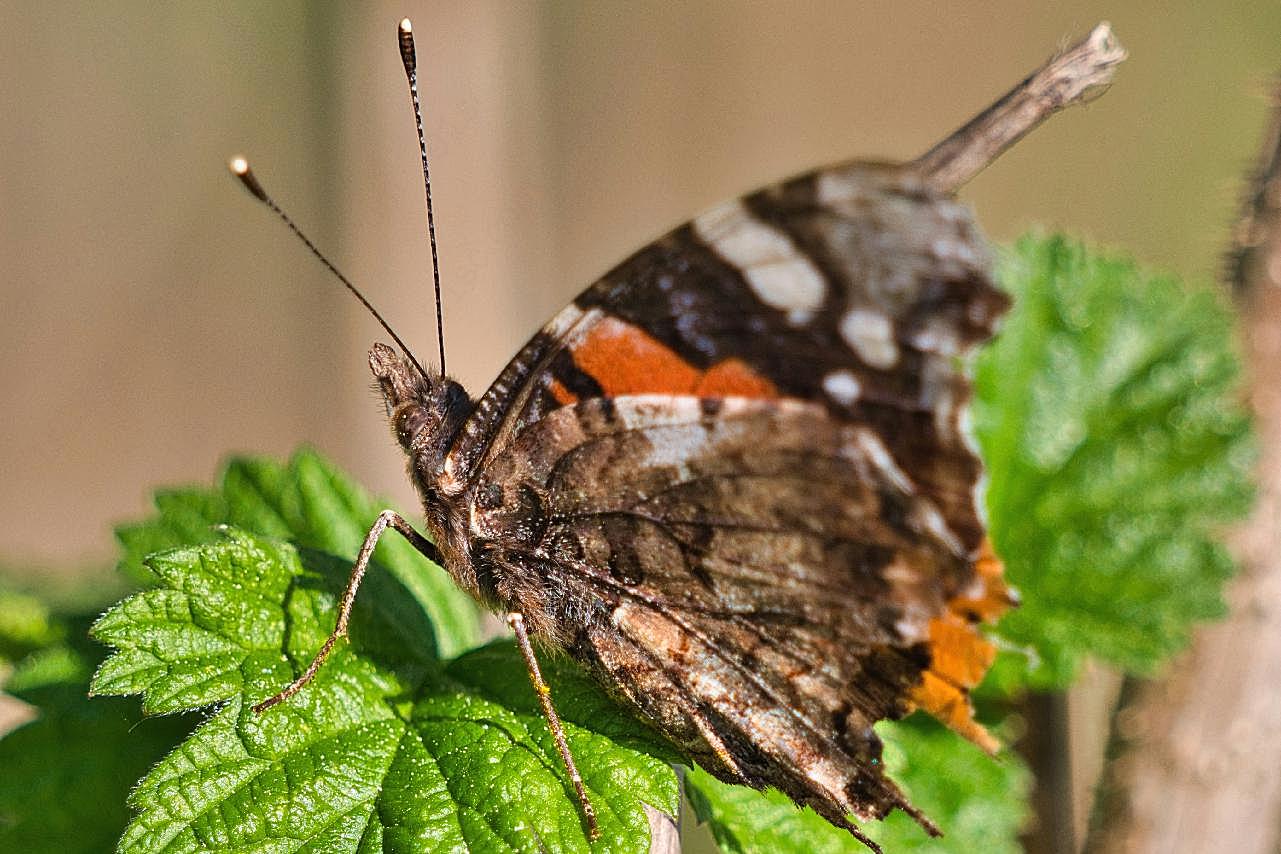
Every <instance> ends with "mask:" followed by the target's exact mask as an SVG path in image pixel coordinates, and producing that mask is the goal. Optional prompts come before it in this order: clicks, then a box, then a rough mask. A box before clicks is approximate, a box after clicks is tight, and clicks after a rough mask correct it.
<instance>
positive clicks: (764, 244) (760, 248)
mask: <svg viewBox="0 0 1281 854" xmlns="http://www.w3.org/2000/svg"><path fill="white" fill-rule="evenodd" d="M694 232H695V233H696V234H697V235H698V237H699V239H701V240H702V241H703V242H704V243H706V244H707V245H708V246H710V247H711V248H712V249H713V250H714V251H715V252H716V254H718V255H720V256H721V258H723V259H725V261H727V262H728V263H730V264H732V265H734V266H735V267H737V268H738V269H739V270H740V271H741V272H742V274H743V278H744V279H746V280H747V284H748V286H749V287H751V289H752V292H753V293H755V294H756V296H757V297H758V298H759V299H760V300H761V302H763V303H765V304H766V305H768V306H771V307H773V308H777V309H778V310H780V311H785V312H787V319H788V321H789V322H791V323H792V324H794V325H800V324H802V323H806V322H808V321H809V320H810V318H812V317H813V316H814V312H816V311H817V310H818V309H819V308H820V307H821V306H822V304H823V297H824V295H825V294H826V293H827V284H826V282H825V281H824V279H823V274H822V273H821V272H819V270H818V268H817V267H815V266H814V262H812V261H811V260H810V259H809V258H807V257H806V256H805V255H804V253H802V252H801V251H800V250H799V249H797V247H796V244H795V243H793V242H792V239H791V238H790V237H788V236H787V235H786V234H784V233H783V232H781V231H779V230H778V229H776V228H773V227H772V226H769V225H766V224H765V223H763V222H761V221H760V220H758V219H756V218H755V217H753V216H752V215H751V214H750V213H749V212H748V211H747V209H746V208H745V207H743V203H742V202H740V201H733V202H727V203H726V204H723V205H720V206H719V207H716V208H713V209H712V210H710V211H708V212H707V213H705V214H703V215H702V216H700V217H698V218H697V219H695V220H694Z"/></svg>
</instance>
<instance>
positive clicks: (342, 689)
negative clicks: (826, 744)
mask: <svg viewBox="0 0 1281 854" xmlns="http://www.w3.org/2000/svg"><path fill="white" fill-rule="evenodd" d="M148 567H149V569H150V571H151V572H152V573H153V574H154V576H155V577H156V578H157V579H158V580H159V581H160V585H161V586H159V587H157V588H155V589H152V590H147V591H144V592H142V593H140V594H138V595H136V596H134V597H131V598H130V599H127V600H125V601H124V602H122V603H121V604H120V605H117V606H116V607H115V608H112V609H111V610H110V611H108V612H107V613H106V614H105V615H103V617H102V618H101V619H100V620H99V621H98V622H97V623H96V624H95V625H94V628H93V634H94V636H95V637H96V638H98V639H99V640H102V641H103V642H105V643H108V644H110V645H111V646H113V647H115V648H116V650H117V651H116V652H115V653H114V654H113V655H111V656H110V657H109V658H108V659H107V660H106V661H105V662H104V663H103V665H102V667H101V668H100V669H99V671H98V673H97V674H96V675H95V677H94V680H93V690H94V691H95V692H97V693H105V694H125V693H141V694H142V695H143V707H144V709H146V710H147V711H150V712H170V711H177V710H180V709H191V708H195V707H198V706H202V705H207V704H211V703H216V702H224V705H223V706H222V707H221V708H220V709H219V710H218V711H217V713H216V714H215V715H214V716H213V717H212V718H211V719H210V720H209V721H208V722H206V723H205V724H204V725H202V726H201V727H200V728H199V729H198V730H197V731H196V733H195V734H193V736H192V737H191V738H190V739H189V740H188V741H186V742H185V743H184V744H182V745H181V746H180V747H179V748H178V749H177V750H176V751H174V752H173V753H172V754H171V755H170V756H169V757H167V758H166V759H165V760H164V761H162V762H161V763H160V764H159V765H157V766H156V768H155V769H154V770H153V771H152V772H151V773H150V774H148V775H147V777H146V778H145V779H144V780H143V781H142V783H141V784H139V786H138V788H137V789H136V790H135V792H134V793H133V795H132V796H131V798H130V804H131V806H133V808H134V809H135V810H137V811H138V815H137V817H136V819H135V820H134V821H133V822H132V823H131V824H130V825H129V827H128V829H127V830H126V832H125V834H124V837H123V838H122V840H121V843H120V850H121V851H138V852H143V851H145V852H160V851H190V850H197V849H205V848H214V847H220V848H235V849H237V850H241V849H248V848H254V849H255V850H266V849H274V848H276V847H282V848H283V847H288V848H289V849H290V850H299V849H301V850H309V851H357V850H359V851H365V850H382V851H405V852H410V851H415V852H416V851H421V850H425V849H441V850H453V849H458V848H464V847H465V848H468V849H470V850H482V851H543V850H547V851H585V850H587V849H588V847H589V846H588V843H587V840H586V837H585V835H584V831H583V827H582V823H581V819H580V817H579V813H578V806H577V802H576V800H575V799H574V796H573V794H572V790H571V789H570V788H569V782H568V778H567V776H566V774H565V772H564V769H563V767H562V765H561V760H560V757H559V754H558V753H557V750H556V746H555V744H554V742H553V741H552V739H551V736H550V734H549V733H548V730H547V726H546V724H545V722H544V721H543V718H542V715H541V713H540V711H539V707H538V702H537V698H536V695H535V694H534V692H533V690H532V688H531V687H530V685H529V679H528V676H527V675H526V674H525V669H524V664H523V661H522V659H521V658H520V656H519V654H518V653H517V652H516V650H515V648H514V646H512V645H511V644H508V643H497V644H491V645H489V646H486V647H483V648H481V649H478V650H474V651H472V652H469V653H466V654H464V655H462V656H460V657H458V658H456V659H454V660H453V661H451V662H448V663H443V662H441V661H440V660H438V659H437V658H436V657H435V656H434V655H433V654H432V651H431V645H430V643H429V642H428V641H429V640H430V636H431V634H430V633H431V625H430V623H429V621H428V620H427V619H426V617H425V615H424V614H423V612H422V609H421V608H419V607H418V606H417V603H416V601H415V599H414V598H413V597H411V596H409V595H408V594H407V593H406V591H404V590H403V588H401V587H400V585H399V582H398V579H395V578H393V577H392V576H391V575H390V574H388V573H386V572H384V571H383V570H382V569H380V568H379V567H371V569H370V572H369V573H368V575H367V576H366V578H367V581H366V582H365V586H364V587H362V589H361V593H360V596H358V597H357V599H356V607H355V610H354V612H353V615H352V621H351V632H350V642H347V641H341V642H339V644H338V645H337V647H335V650H334V652H333V655H332V656H331V657H330V659H329V660H328V662H327V663H326V664H325V666H324V667H323V668H321V670H320V671H319V673H318V675H317V676H316V678H315V680H314V681H313V682H312V683H310V684H309V685H308V686H307V687H306V688H305V689H304V690H303V691H301V692H299V693H298V694H297V695H295V696H294V697H292V698H291V699H290V700H288V701H286V702H285V703H282V704H281V705H279V706H276V707H274V708H272V709H269V710H267V711H266V712H265V713H263V714H261V715H255V714H254V713H253V712H252V711H250V709H249V705H250V704H251V703H253V702H256V701H257V700H260V699H263V698H265V697H267V696H270V695H271V694H273V693H274V692H275V691H276V690H278V689H279V688H281V687H283V686H284V685H285V684H287V683H288V682H289V681H290V680H292V679H293V678H294V676H295V675H296V674H297V673H299V672H301V670H302V669H303V668H305V666H306V665H307V663H308V662H309V661H310V659H311V657H312V655H313V654H314V653H315V651H316V650H317V649H318V648H319V647H320V645H321V643H323V641H324V639H325V637H326V635H327V634H328V632H329V631H330V629H331V628H332V627H333V624H334V620H335V615H336V606H337V602H338V599H339V597H340V595H341V592H342V589H343V586H344V585H345V582H346V576H347V573H348V569H349V567H348V564H347V562H346V561H345V560H340V559H337V558H334V557H332V556H330V555H327V554H324V553H321V552H318V551H311V550H299V549H297V548H295V547H294V546H292V545H290V544H287V543H283V542H280V541H276V540H271V539H267V538H264V537H259V536H255V535H252V534H249V533H246V532H242V531H239V530H236V529H224V530H223V531H222V532H221V536H220V539H218V540H217V541H216V542H213V543H209V544H205V545H202V546H197V547H194V548H185V549H178V550H175V551H170V552H166V553H164V554H162V555H159V556H156V557H153V558H151V559H150V560H149V561H148ZM545 669H546V671H547V677H548V681H549V682H550V684H551V685H552V686H553V690H554V692H555V700H556V704H557V708H558V710H559V711H560V713H561V716H562V718H563V719H564V722H565V728H566V732H567V735H568V737H569V741H570V744H571V746H572V749H573V752H574V756H575V759H576V760H577V763H578V765H579V768H580V770H581V771H582V772H583V776H584V781H585V784H586V786H587V788H588V791H589V792H590V795H591V797H592V801H593V804H594V805H595V807H596V810H597V812H598V813H599V815H600V823H601V831H602V840H601V850H610V851H638V852H640V851H644V850H646V848H647V842H646V840H647V839H648V822H647V819H646V816H645V813H644V809H643V806H642V804H644V803H648V804H651V805H653V806H655V807H656V808H658V809H661V810H664V811H668V812H673V811H674V810H675V809H676V800H677V787H676V778H675V775H674V773H673V771H672V769H671V767H670V765H669V761H670V760H671V759H672V758H674V757H673V756H672V755H671V753H670V750H669V749H668V748H666V747H665V746H664V745H663V743H662V741H661V739H660V738H659V737H658V736H657V735H656V734H655V733H653V732H652V731H650V730H649V729H647V728H646V727H645V726H644V725H642V724H640V723H639V722H637V721H635V720H633V719H631V718H630V717H627V716H625V715H624V714H622V713H620V712H619V711H618V710H617V708H616V707H615V706H614V705H613V704H612V703H611V702H610V701H609V700H607V699H606V698H605V697H604V696H603V695H602V694H601V693H600V691H599V689H597V688H596V687H595V686H594V685H593V684H592V683H590V682H589V681H588V680H587V679H586V678H585V677H584V676H582V675H581V674H580V673H579V672H578V671H577V669H576V668H575V667H573V666H572V665H570V664H568V663H566V662H564V661H562V660H560V659H558V658H556V657H554V656H552V657H549V658H548V660H547V662H546V667H545Z"/></svg>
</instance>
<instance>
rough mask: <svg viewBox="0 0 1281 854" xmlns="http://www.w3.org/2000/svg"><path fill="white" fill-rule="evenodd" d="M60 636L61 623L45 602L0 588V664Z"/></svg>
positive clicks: (53, 641) (9, 662)
mask: <svg viewBox="0 0 1281 854" xmlns="http://www.w3.org/2000/svg"><path fill="white" fill-rule="evenodd" d="M62 637H63V629H62V626H61V625H59V624H57V623H56V622H55V621H54V619H53V616H52V614H51V613H50V611H49V607H48V606H47V605H46V604H45V603H44V602H42V601H40V600H39V599H37V598H36V597H35V596H31V595H29V594H26V593H18V592H16V591H12V590H6V589H4V588H0V665H4V664H12V663H13V662H15V661H17V660H18V659H19V658H21V657H22V656H24V655H26V654H27V653H29V652H31V651H33V650H37V649H40V648H42V647H46V646H50V645H52V644H54V643H56V642H57V641H59V640H61V639H62Z"/></svg>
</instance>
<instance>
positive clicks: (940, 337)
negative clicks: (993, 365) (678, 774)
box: [444, 165, 1007, 823]
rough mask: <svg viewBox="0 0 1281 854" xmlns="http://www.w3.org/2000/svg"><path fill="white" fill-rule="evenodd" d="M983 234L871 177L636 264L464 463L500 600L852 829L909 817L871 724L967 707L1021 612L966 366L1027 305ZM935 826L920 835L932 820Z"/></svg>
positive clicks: (480, 435) (891, 177)
mask: <svg viewBox="0 0 1281 854" xmlns="http://www.w3.org/2000/svg"><path fill="white" fill-rule="evenodd" d="M988 265H989V261H988V256H987V252H986V249H985V247H984V245H983V242H982V240H981V238H980V237H979V235H978V233H977V231H976V229H975V227H974V225H973V223H972V221H971V220H970V218H969V215H968V213H967V212H966V211H965V209H964V208H962V207H961V206H959V205H957V204H956V203H954V202H952V201H950V200H948V199H945V198H941V197H939V196H938V195H937V194H935V193H934V192H932V191H931V190H929V189H928V188H927V187H926V185H925V184H924V183H923V182H921V181H919V180H918V179H917V178H915V177H914V176H913V175H912V174H911V173H910V172H908V171H905V170H902V169H897V168H893V167H869V166H861V165H849V166H843V167H838V168H834V169H830V170H824V171H820V172H816V173H813V174H811V175H808V176H804V177H802V178H798V179H795V180H792V181H789V182H786V183H784V184H780V185H777V186H774V187H771V188H768V189H766V190H762V191H760V192H758V193H755V194H753V195H751V196H748V197H746V198H744V199H742V200H738V201H735V202H732V203H729V204H726V205H723V206H721V207H719V208H717V209H715V210H713V211H711V212H709V213H707V214H705V215H703V216H701V217H699V218H698V219H696V220H694V221H693V222H691V223H689V224H687V225H685V226H682V227H680V228H678V229H676V230H675V231H673V232H672V233H670V234H668V235H667V236H665V237H663V238H661V239H660V240H658V241H655V242H654V243H652V244H650V245H649V246H647V247H646V248H644V249H642V250H641V251H640V252H638V253H637V254H636V255H634V256H632V257H631V258H629V259H628V260H627V261H625V262H624V263H623V264H621V265H619V266H618V267H617V268H615V269H614V270H613V271H611V272H610V273H608V274H607V275H606V276H605V277H603V278H602V279H601V280H600V281H599V282H597V283H596V284H595V285H593V286H592V287H591V288H589V289H588V290H587V291H585V292H584V293H583V294H581V295H580V296H579V297H578V298H577V299H576V300H575V302H574V303H573V304H572V305H571V306H569V307H567V308H566V309H565V310H564V311H563V312H562V313H561V314H560V315H558V316H557V317H556V318H555V319H554V320H553V321H552V322H551V323H550V324H548V326H547V327H545V328H544V329H543V330H542V331H541V332H540V333H539V334H538V335H537V336H536V337H535V338H534V339H533V340H532V341H531V342H530V343H529V344H528V345H526V347H525V348H524V349H523V350H522V351H521V352H520V353H519V354H518V355H517V357H516V358H515V359H514V360H513V362H512V363H511V364H510V365H509V366H508V367H507V368H506V370H505V371H504V372H503V374H502V375H501V376H500V377H499V379H498V381H497V382H495V384H494V385H493V387H491V388H490V390H489V391H488V392H487V393H486V395H485V396H484V397H483V398H482V399H481V400H480V402H479V403H478V405H477V407H476V409H475V410H474V412H473V414H472V416H471V418H470V419H469V420H468V422H467V423H466V424H465V425H464V426H463V428H462V430H461V431H460V432H459V434H458V437H457V439H456V441H455V444H454V446H453V448H452V450H451V452H450V453H449V455H448V456H447V457H446V460H445V464H444V466H445V468H444V476H445V480H446V481H448V482H450V483H452V484H453V485H454V487H453V491H454V494H456V495H457V496H458V497H459V500H461V501H462V502H463V503H464V504H465V505H466V507H465V512H466V515H465V518H466V520H467V522H466V525H465V529H466V530H465V533H463V532H462V531H460V532H459V534H460V536H464V537H465V538H466V539H467V543H466V544H465V546H464V545H463V544H461V543H460V544H459V546H460V551H466V552H467V553H469V554H470V555H471V556H472V559H473V560H476V561H478V562H480V563H482V564H483V566H481V567H478V570H477V571H478V572H480V573H481V574H482V575H484V576H485V577H486V578H488V579H489V583H491V584H492V587H493V591H494V593H495V594H496V595H497V598H499V599H500V600H501V601H503V602H506V603H512V604H514V605H515V606H518V607H519V610H521V611H522V612H523V613H524V614H525V616H526V618H527V619H528V620H529V622H530V625H531V627H533V628H534V629H535V630H536V632H538V633H539V634H541V635H542V636H543V637H545V638H547V639H549V640H551V641H554V642H556V643H558V644H560V645H562V646H564V647H565V648H566V649H568V650H569V651H570V652H571V654H573V655H575V656H576V657H578V658H579V659H580V660H582V661H584V662H585V663H586V664H588V665H589V666H590V667H591V668H592V669H593V671H594V672H595V673H596V675H597V676H598V677H599V678H600V679H601V680H602V682H603V683H604V684H605V685H606V686H607V687H608V688H610V689H611V690H612V691H613V692H614V693H615V694H616V695H618V696H620V697H622V698H623V699H625V700H628V701H630V702H631V703H632V704H633V705H634V706H635V707H636V708H637V709H638V710H639V711H640V712H642V713H643V714H644V715H646V716H648V717H649V718H650V719H652V720H654V721H655V722H656V723H658V724H659V726H660V727H661V728H662V729H663V731H664V732H666V733H667V734H668V735H669V736H670V737H672V738H673V740H675V741H676V742H678V743H679V744H681V745H682V746H683V747H684V748H685V749H686V750H687V751H689V752H690V753H692V754H693V755H694V756H695V757H696V758H698V759H699V760H700V761H701V762H703V763H704V764H706V766H707V767H708V768H709V770H712V771H713V772H714V773H716V774H717V775H718V776H721V777H722V778H724V779H728V780H732V781H736V782H746V783H750V784H752V785H756V786H761V785H766V784H769V785H774V786H776V787H778V788H779V789H781V790H783V791H784V792H786V793H788V794H789V795H791V796H792V797H793V799H795V800H796V801H797V802H798V803H807V804H810V805H812V806H814V807H815V808H816V809H817V810H818V811H819V812H820V813H821V814H823V815H825V816H827V817H828V818H829V819H831V820H833V821H834V822H837V823H844V816H845V815H847V814H849V813H854V814H856V815H858V816H860V817H875V816H880V815H883V814H884V813H885V812H886V811H888V810H889V809H890V808H892V807H894V806H900V807H902V808H904V809H909V810H910V809H911V808H910V807H909V806H908V805H907V803H906V801H905V800H904V799H903V797H902V796H901V794H899V792H898V790H897V788H896V787H894V785H893V784H892V783H891V782H889V781H887V780H886V779H885V778H884V775H883V773H882V771H881V766H880V763H879V762H878V761H877V760H878V759H879V752H880V746H879V743H878V741H877V740H876V737H875V734H874V733H873V732H872V729H871V725H872V723H874V722H875V721H876V720H879V719H881V718H885V717H895V716H899V715H901V714H903V713H905V712H906V711H908V710H910V709H911V708H912V707H913V706H914V705H918V704H919V705H924V706H925V707H926V708H928V709H929V710H930V711H932V712H934V713H935V714H937V715H939V716H940V717H941V718H943V719H944V720H945V722H947V723H949V725H951V726H953V727H954V728H956V729H958V730H959V731H961V732H963V733H964V734H966V735H967V736H969V737H971V738H974V739H975V740H978V741H980V742H983V743H987V744H989V746H990V739H989V738H988V737H987V736H986V733H984V732H983V731H982V729H981V728H979V727H978V726H977V725H976V724H974V723H973V721H972V719H971V716H970V713H969V706H968V698H967V695H966V691H967V689H968V688H969V687H971V686H972V685H973V684H975V682H977V679H978V678H980V677H981V675H982V671H983V670H984V669H985V667H986V664H987V661H988V660H989V658H990V648H989V647H988V646H987V645H986V643H985V642H984V641H982V639H981V638H980V637H979V636H978V635H977V633H976V631H975V630H974V628H973V626H972V624H971V621H972V619H974V618H976V617H984V616H991V612H992V611H993V610H994V609H993V608H992V607H991V602H992V601H993V600H994V599H996V600H999V599H1000V598H1001V594H1002V593H1003V592H1004V588H1003V587H1002V586H1001V585H1000V581H999V572H998V571H997V570H995V569H993V567H999V565H997V564H995V563H994V562H993V561H991V560H990V559H988V560H986V562H985V561H984V560H982V559H981V558H982V547H983V524H982V522H981V519H980V515H979V512H978V508H977V507H976V503H975V501H976V499H975V495H974V492H975V487H976V484H977V483H978V480H979V475H980V465H979V462H978V459H977V458H976V456H975V455H974V452H973V451H972V449H971V447H970V445H969V444H968V440H967V438H966V436H965V434H964V429H963V426H962V423H963V416H964V413H965V406H966V403H967V401H968V398H969V393H970V390H969V385H968V383H967V381H966V380H965V378H964V376H963V374H962V373H961V372H960V366H959V365H958V361H957V357H958V356H961V355H964V353H965V352H966V351H967V350H969V349H970V348H971V347H972V346H973V345H974V344H975V343H977V342H979V341H982V340H984V339H985V338H987V337H988V336H990V334H991V333H992V329H993V325H994V324H995V322H996V320H997V319H998V318H999V316H1000V314H1001V313H1002V312H1003V311H1004V309H1005V308H1006V306H1007V300H1006V298H1005V297H1004V296H1003V295H1002V294H1001V293H1000V292H998V291H996V290H995V289H994V288H993V287H992V285H991V282H990V276H989V266H988ZM918 818H919V816H918Z"/></svg>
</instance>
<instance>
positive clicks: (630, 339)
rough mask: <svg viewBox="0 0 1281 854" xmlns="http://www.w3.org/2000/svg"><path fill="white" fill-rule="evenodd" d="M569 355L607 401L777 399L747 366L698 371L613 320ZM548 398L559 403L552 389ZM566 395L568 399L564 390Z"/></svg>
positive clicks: (734, 362)
mask: <svg viewBox="0 0 1281 854" xmlns="http://www.w3.org/2000/svg"><path fill="white" fill-rule="evenodd" d="M571 352H572V354H573V357H574V363H575V364H576V365H577V366H578V368H579V369H580V370H582V371H583V372H584V373H586V374H588V375H589V376H591V378H592V379H594V380H595V381H596V383H597V384H598V385H600V387H601V389H602V390H603V391H604V392H605V394H606V395H609V396H610V397H617V396H620V395H625V394H694V395H698V396H700V397H777V396H778V389H777V388H776V387H775V385H774V384H773V383H771V382H770V381H769V380H767V379H765V378H764V377H762V376H760V375H759V374H757V373H756V372H754V371H753V370H752V369H751V368H750V367H749V366H748V365H747V363H746V362H743V361H741V360H739V359H725V360H724V361H721V362H718V363H716V364H715V365H712V366H711V367H710V368H708V369H707V370H706V371H701V370H699V369H698V368H696V367H695V366H694V365H691V364H690V363H689V362H687V361H685V360H684V359H683V358H681V357H680V355H679V354H677V353H676V352H675V351H673V350H672V349H671V348H669V347H667V346H666V345H665V344H663V343H662V342H661V341H659V340H658V339H656V338H654V337H653V336H652V335H650V334H649V333H647V332H645V331H644V330H643V329H641V328H640V327H637V326H634V325H632V324H630V323H626V322H624V321H622V320H619V319H618V318H615V317H605V318H602V319H601V320H600V321H598V322H597V323H596V324H595V325H594V326H592V328H591V329H590V330H588V332H587V334H586V335H585V336H584V337H583V338H582V339H580V340H579V341H578V342H577V343H576V344H574V346H573V349H572V350H571ZM552 394H553V395H555V396H556V399H557V400H562V398H561V396H560V395H559V394H557V392H556V389H555V387H553V389H552ZM565 394H566V395H568V396H570V397H572V394H570V393H569V392H568V390H566V391H565ZM562 402H564V401H563V400H562Z"/></svg>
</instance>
